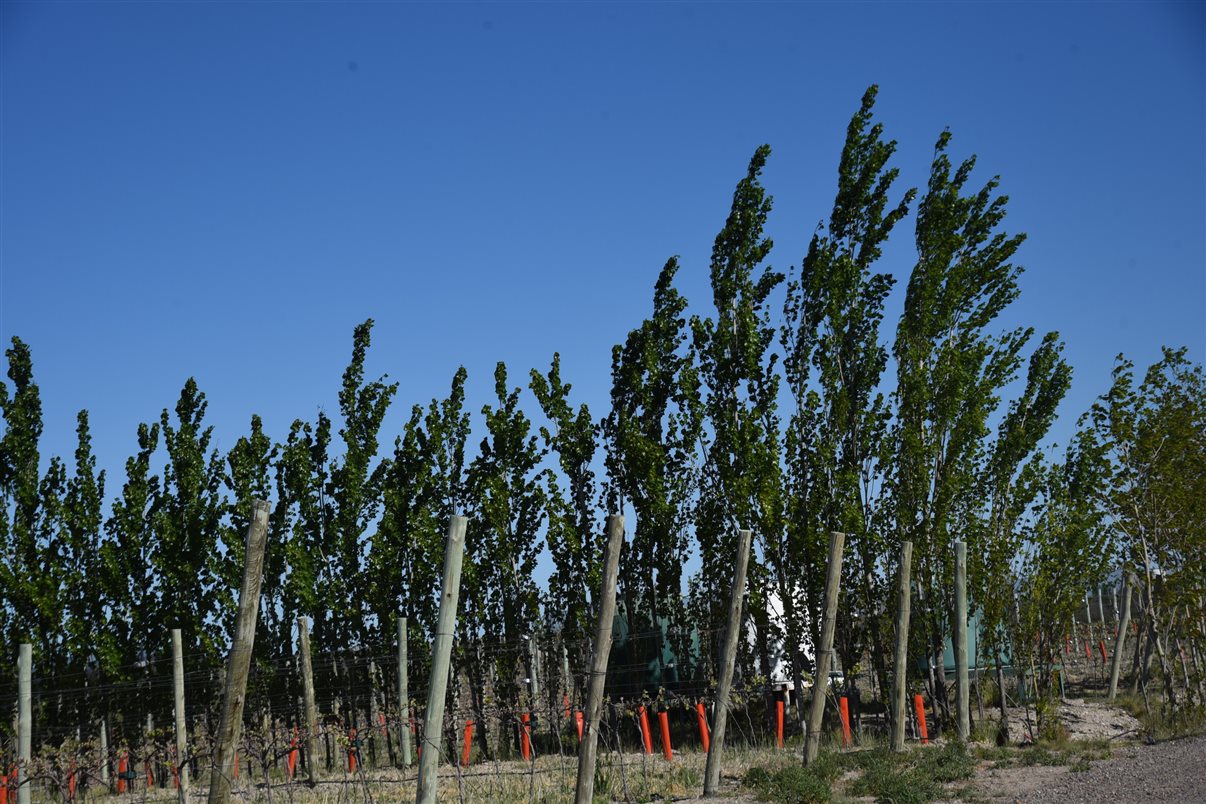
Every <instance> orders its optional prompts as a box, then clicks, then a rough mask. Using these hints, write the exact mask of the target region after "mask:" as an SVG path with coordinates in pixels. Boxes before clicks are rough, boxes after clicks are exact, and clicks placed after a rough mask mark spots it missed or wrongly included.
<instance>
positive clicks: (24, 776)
mask: <svg viewBox="0 0 1206 804" xmlns="http://www.w3.org/2000/svg"><path fill="white" fill-rule="evenodd" d="M32 761H33V645H31V644H29V643H28V642H22V643H21V645H20V647H18V648H17V804H29V801H30V797H31V796H30V789H29V788H30V786H31V785H32V782H31V781H30V778H29V764H30V762H32Z"/></svg>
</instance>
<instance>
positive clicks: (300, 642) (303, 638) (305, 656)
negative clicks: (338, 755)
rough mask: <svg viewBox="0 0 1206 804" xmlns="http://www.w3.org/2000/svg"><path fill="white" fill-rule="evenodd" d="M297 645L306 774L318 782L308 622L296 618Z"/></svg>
mask: <svg viewBox="0 0 1206 804" xmlns="http://www.w3.org/2000/svg"><path fill="white" fill-rule="evenodd" d="M297 646H298V653H299V654H300V656H299V659H300V661H301V673H302V706H303V707H304V709H305V712H304V714H305V717H306V776H307V777H308V778H309V781H310V786H311V787H313V786H314V785H315V784H317V782H318V707H317V706H316V705H315V703H314V665H313V664H311V662H310V623H309V622H308V621H307V620H306V618H305V617H298V618H297Z"/></svg>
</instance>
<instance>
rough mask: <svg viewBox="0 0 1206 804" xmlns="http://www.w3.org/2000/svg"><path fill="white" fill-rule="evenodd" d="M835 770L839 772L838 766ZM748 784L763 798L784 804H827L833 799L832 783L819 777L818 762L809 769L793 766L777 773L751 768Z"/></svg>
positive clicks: (747, 774)
mask: <svg viewBox="0 0 1206 804" xmlns="http://www.w3.org/2000/svg"><path fill="white" fill-rule="evenodd" d="M821 756H827V754H822V755H821ZM832 768H833V769H834V770H835V771H836V769H837V765H836V763H834V764H832ZM744 784H745V786H746V787H750V788H753V789H754V790H755V791H757V793H758V796H759V798H762V799H763V800H765V801H781V802H784V804H825V803H826V802H828V801H829V800H830V799H831V798H832V796H833V791H832V790H831V788H830V787H829V781H828V780H826V779H825V778H823V777H822V776H821V775H820V774H819V773H818V769H817V763H815V762H814V763H813V764H812V765H811V766H809V767H807V768H802V767H799V766H792V767H788V768H781V769H779V770H777V771H775V772H774V773H771V772H769V771H767V770H766V769H765V768H761V767H756V768H750V770H749V772H747V773H746V775H745V780H744Z"/></svg>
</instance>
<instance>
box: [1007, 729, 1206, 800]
mask: <svg viewBox="0 0 1206 804" xmlns="http://www.w3.org/2000/svg"><path fill="white" fill-rule="evenodd" d="M1016 800H1017V801H1021V802H1068V803H1069V804H1079V802H1084V804H1101V802H1113V801H1168V802H1195V801H1196V802H1206V737H1194V738H1192V739H1184V740H1172V741H1169V742H1166V743H1160V744H1158V745H1152V746H1136V747H1135V748H1132V749H1127V750H1126V751H1125V752H1124V753H1122V754H1121V755H1120V756H1116V757H1115V758H1114V759H1112V760H1105V761H1101V762H1094V763H1093V765H1092V767H1091V768H1090V769H1089V770H1087V771H1084V772H1083V773H1066V774H1061V775H1060V776H1058V777H1056V778H1053V779H1051V780H1050V781H1049V782H1048V783H1046V784H1043V785H1042V786H1041V787H1039V788H1038V789H1034V790H1030V791H1028V792H1027V793H1026V794H1024V795H1022V796H1020V797H1019V798H1018V799H1016Z"/></svg>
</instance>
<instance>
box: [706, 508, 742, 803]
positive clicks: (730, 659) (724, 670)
mask: <svg viewBox="0 0 1206 804" xmlns="http://www.w3.org/2000/svg"><path fill="white" fill-rule="evenodd" d="M752 539H753V532H752V531H749V530H741V531H738V532H737V566H736V570H735V572H734V573H733V586H732V588H731V589H730V590H729V619H728V622H727V623H726V624H725V629H724V650H723V651H722V652H721V657H720V679H719V681H718V683H717V685H716V708H715V710H714V711H713V713H712V736H711V745H710V747H709V748H708V749H707V751H708V761H707V765H706V766H705V768H704V788H703V794H704V795H705V796H714V795H716V791H717V789H718V788H719V787H720V763H721V759H722V757H723V755H724V733H725V729H726V727H727V726H728V720H729V694H730V692H731V690H732V687H733V666H734V664H736V662H737V645H738V644H739V642H740V640H741V604H742V602H743V600H744V598H745V573H746V569H747V568H748V567H749V563H750V542H751V541H752ZM706 725H707V723H706V721H705V722H704V726H705V727H706ZM701 733H702V730H701Z"/></svg>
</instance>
